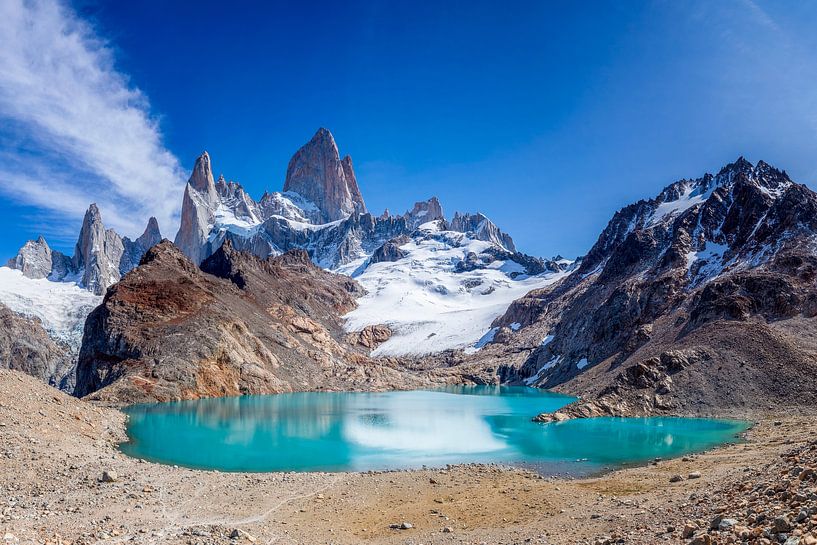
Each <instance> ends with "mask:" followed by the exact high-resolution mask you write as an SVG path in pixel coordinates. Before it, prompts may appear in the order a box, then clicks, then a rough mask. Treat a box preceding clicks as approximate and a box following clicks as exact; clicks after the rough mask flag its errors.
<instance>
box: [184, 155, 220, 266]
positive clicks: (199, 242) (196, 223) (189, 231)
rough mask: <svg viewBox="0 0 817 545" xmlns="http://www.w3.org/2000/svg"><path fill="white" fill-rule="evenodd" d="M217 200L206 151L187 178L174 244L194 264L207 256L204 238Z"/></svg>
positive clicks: (197, 160) (212, 219)
mask: <svg viewBox="0 0 817 545" xmlns="http://www.w3.org/2000/svg"><path fill="white" fill-rule="evenodd" d="M220 202H221V199H220V198H219V195H218V191H216V184H215V182H214V181H213V169H212V166H211V165H210V154H208V153H207V152H206V151H205V152H204V153H202V154H201V155H199V157H198V159H196V163H195V165H193V172H192V173H191V174H190V180H188V182H187V186H186V187H185V188H184V199H183V200H182V217H181V223H180V225H179V231H178V233H176V240H175V242H176V246H178V247H179V248H180V249H181V250H182V252H184V253H185V255H187V257H189V258H190V259H191V260H193V262H194V263H196V265H198V264H199V263H201V261H202V260H203V259H204V258H205V257H207V256H208V255H209V252H208V241H207V237H208V235H209V234H210V226H212V225H213V222H214V220H215V211H216V209H217V208H218V204H219V203H220Z"/></svg>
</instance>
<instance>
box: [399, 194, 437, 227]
mask: <svg viewBox="0 0 817 545" xmlns="http://www.w3.org/2000/svg"><path fill="white" fill-rule="evenodd" d="M405 218H406V224H407V225H408V226H409V228H411V229H416V228H417V227H419V226H420V225H422V224H423V223H427V222H429V221H434V220H442V219H445V215H443V207H442V205H440V201H439V200H438V199H437V197H431V198H430V199H428V200H427V201H419V202H416V203H414V207H413V208H412V209H411V210H409V211H408V212H406V214H405Z"/></svg>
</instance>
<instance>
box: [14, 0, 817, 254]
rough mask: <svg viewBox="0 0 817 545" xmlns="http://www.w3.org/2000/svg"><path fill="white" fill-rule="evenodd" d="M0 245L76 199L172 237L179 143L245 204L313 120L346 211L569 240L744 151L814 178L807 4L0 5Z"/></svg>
mask: <svg viewBox="0 0 817 545" xmlns="http://www.w3.org/2000/svg"><path fill="white" fill-rule="evenodd" d="M0 4H2V5H0V35H4V36H13V39H12V40H8V41H5V42H4V43H3V44H2V45H0V76H1V77H0V192H1V193H2V194H0V222H1V223H0V228H2V229H3V233H4V236H3V238H2V240H1V241H0V257H2V258H3V259H5V258H7V257H10V256H11V255H13V254H14V252H15V251H16V249H17V248H18V247H19V246H20V245H21V244H22V243H23V242H24V241H25V240H26V239H28V238H33V237H35V236H36V235H37V234H39V233H43V234H45V235H46V238H48V239H49V241H50V242H51V243H52V246H55V247H57V248H60V249H63V250H67V251H69V253H70V251H71V249H72V246H73V242H74V241H75V238H76V234H77V233H78V229H79V224H80V222H81V219H82V213H83V211H84V209H85V208H86V207H87V204H89V203H90V202H91V201H97V202H99V204H100V208H101V210H102V214H103V217H104V218H105V220H106V223H108V224H110V225H112V226H114V227H116V228H117V229H118V230H120V231H123V232H124V233H125V234H129V235H131V236H135V235H138V234H139V231H140V229H141V228H142V227H143V226H144V224H145V223H146V221H147V218H148V217H149V216H150V215H156V216H157V217H159V220H160V227H161V228H162V230H163V233H164V234H165V236H168V237H169V238H173V236H174V235H175V229H176V227H177V225H176V224H175V222H176V221H177V214H178V208H179V206H180V203H181V192H182V189H183V184H184V181H185V180H186V178H187V175H188V173H189V170H190V168H191V167H192V163H193V161H194V159H195V157H196V156H197V155H198V154H199V153H200V152H201V151H202V150H204V149H206V150H208V151H209V152H210V154H211V157H212V160H213V165H214V169H215V171H216V173H217V174H218V173H224V175H225V176H226V177H227V178H228V179H233V180H236V181H238V182H239V183H241V184H242V185H244V187H245V188H246V189H247V190H248V191H249V192H250V193H251V194H252V195H254V196H256V197H258V196H260V195H261V193H262V192H263V191H264V190H265V189H269V190H279V189H281V187H282V185H283V179H284V174H285V171H286V165H287V162H288V160H289V158H290V157H291V155H292V153H293V152H294V151H295V150H296V149H297V148H298V147H299V146H300V145H301V144H303V143H304V142H306V141H307V140H308V139H309V138H310V137H311V136H312V134H313V133H314V132H315V130H316V129H317V128H318V127H321V126H325V127H327V128H329V129H330V130H331V131H332V132H333V134H334V135H335V138H336V141H337V142H338V145H339V147H340V149H341V153H342V154H347V153H348V154H350V155H351V156H352V158H353V160H354V164H355V168H356V172H357V175H358V181H359V183H360V185H361V189H362V191H363V195H364V198H365V199H366V202H367V205H368V207H369V208H370V209H371V210H372V211H374V212H377V213H379V212H380V211H382V210H383V209H384V208H386V207H388V208H389V209H390V210H391V211H392V212H403V211H405V210H406V209H408V208H409V207H410V206H411V205H412V203H413V202H414V201H416V200H420V199H425V198H427V197H429V196H431V195H437V196H438V197H439V198H440V200H441V201H442V203H443V207H444V209H445V210H446V212H447V213H448V214H449V215H450V214H453V212H454V211H455V210H469V211H476V210H479V211H482V212H484V213H485V214H487V215H488V216H489V217H491V218H492V219H494V220H495V221H496V223H497V224H499V225H500V227H501V228H502V229H504V230H505V231H507V232H509V233H510V234H511V235H512V236H513V237H514V239H515V240H516V242H517V246H518V247H519V248H520V249H521V250H522V251H525V252H527V253H531V254H535V255H544V256H550V255H554V254H556V253H561V254H563V255H566V256H571V257H573V256H577V255H580V254H582V253H584V252H585V251H586V250H587V249H588V248H589V247H590V245H592V243H593V242H594V241H595V239H596V237H597V236H598V233H599V231H600V230H601V229H602V228H603V227H604V225H605V224H606V222H607V221H608V220H609V218H610V216H611V215H612V214H613V213H614V212H615V210H617V209H618V208H620V207H621V206H623V205H626V204H628V203H629V202H632V201H635V200H638V199H640V198H647V197H650V196H653V195H655V194H657V193H658V192H659V191H660V189H661V188H662V187H663V186H664V185H666V184H668V183H670V182H672V181H674V180H676V179H679V178H683V177H696V176H699V175H701V174H703V173H704V172H707V171H716V170H717V169H718V168H719V167H720V166H722V165H724V164H725V163H727V162H730V161H732V160H734V159H735V158H737V157H738V156H739V155H744V156H746V157H747V158H748V159H750V160H752V161H757V160H758V159H764V160H766V161H768V162H770V163H772V164H774V165H776V166H778V167H780V168H784V169H786V170H787V171H788V172H789V173H790V175H791V176H792V177H793V178H794V179H795V180H797V181H800V182H803V183H807V184H809V185H811V184H812V182H817V86H815V83H814V82H816V81H817V33H815V32H814V31H813V30H814V28H817V3H813V2H811V3H806V2H802V3H801V2H774V3H765V2H760V1H751V0H735V1H728V0H723V1H719V2H684V3H680V2H670V1H657V2H624V3H622V2H582V3H578V2H574V3H567V2H564V3H557V2H502V3H499V2H476V1H475V2H434V3H433V2H380V1H377V2H343V3H338V2H312V3H290V4H284V3H281V4H277V3H272V2H257V3H252V2H242V3H240V4H238V5H239V6H240V7H235V6H228V5H227V3H224V2H197V3H196V5H195V6H191V5H190V4H188V3H182V2H161V1H144V2H96V1H89V0H77V1H75V2H73V3H62V4H60V3H57V2H55V1H54V0H36V1H34V2H24V1H23V0H7V1H6V2H2V3H0Z"/></svg>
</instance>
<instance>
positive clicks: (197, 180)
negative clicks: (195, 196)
mask: <svg viewBox="0 0 817 545" xmlns="http://www.w3.org/2000/svg"><path fill="white" fill-rule="evenodd" d="M187 183H189V184H190V185H191V186H192V187H193V189H195V190H197V191H202V192H208V191H210V189H211V188H212V189H213V190H215V181H213V169H212V168H211V167H210V154H209V153H207V152H206V151H205V152H203V153H202V154H201V155H199V157H198V159H196V164H195V165H193V172H192V174H190V180H189V181H188V182H187Z"/></svg>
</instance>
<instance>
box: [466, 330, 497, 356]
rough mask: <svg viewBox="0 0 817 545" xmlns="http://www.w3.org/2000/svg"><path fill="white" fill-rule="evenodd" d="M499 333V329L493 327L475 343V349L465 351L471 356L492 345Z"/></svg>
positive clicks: (470, 348)
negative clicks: (487, 345)
mask: <svg viewBox="0 0 817 545" xmlns="http://www.w3.org/2000/svg"><path fill="white" fill-rule="evenodd" d="M497 331H499V328H498V327H492V328H491V329H489V330H488V331H486V332H485V335H483V336H482V337H480V338H479V340H478V341H477V342H476V343H474V346H473V347H468V348H466V349H465V351H466V352H468V353H469V354H473V353H474V352H476V351H477V350H479V349H480V348H482V347H483V346H485V345H486V344H489V343H492V342H493V341H494V337H496V332H497Z"/></svg>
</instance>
